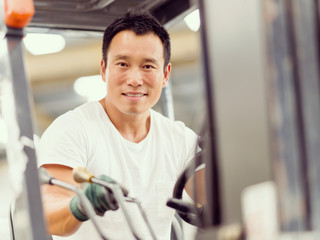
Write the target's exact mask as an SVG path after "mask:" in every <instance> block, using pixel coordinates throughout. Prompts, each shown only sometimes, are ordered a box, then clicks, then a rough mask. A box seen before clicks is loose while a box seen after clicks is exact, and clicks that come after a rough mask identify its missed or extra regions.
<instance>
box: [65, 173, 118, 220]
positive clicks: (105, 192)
mask: <svg viewBox="0 0 320 240" xmlns="http://www.w3.org/2000/svg"><path fill="white" fill-rule="evenodd" d="M99 178H100V179H102V180H105V181H108V182H110V183H115V181H114V180H113V179H111V178H109V177H107V176H105V175H101V176H99ZM84 192H85V195H86V196H87V198H88V199H89V201H90V202H91V204H92V206H93V208H94V210H95V212H96V214H97V215H99V216H103V215H104V213H105V212H106V211H108V210H117V209H118V208H119V206H118V203H117V201H116V200H115V198H114V196H113V193H112V192H111V190H109V189H106V188H105V187H103V186H101V185H98V184H96V183H89V184H88V185H87V186H86V188H85V190H84ZM69 209H70V211H71V213H72V215H73V216H74V217H75V218H76V219H78V220H79V221H81V222H83V221H86V220H88V219H89V218H88V216H87V215H86V214H85V211H84V210H83V208H82V207H81V204H80V199H79V197H78V196H75V197H73V198H72V200H71V202H70V204H69Z"/></svg>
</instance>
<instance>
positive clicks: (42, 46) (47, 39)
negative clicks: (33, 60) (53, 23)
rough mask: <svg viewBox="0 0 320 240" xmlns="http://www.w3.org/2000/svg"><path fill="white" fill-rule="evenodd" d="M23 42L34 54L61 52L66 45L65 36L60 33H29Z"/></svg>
mask: <svg viewBox="0 0 320 240" xmlns="http://www.w3.org/2000/svg"><path fill="white" fill-rule="evenodd" d="M23 42H24V45H25V47H26V49H27V50H28V52H30V53H32V54H33V55H42V54H49V53H56V52H60V51H61V50H62V49H63V48H64V47H65V45H66V41H65V39H64V37H62V36H61V35H58V34H40V33H28V34H27V36H26V37H25V38H24V39H23Z"/></svg>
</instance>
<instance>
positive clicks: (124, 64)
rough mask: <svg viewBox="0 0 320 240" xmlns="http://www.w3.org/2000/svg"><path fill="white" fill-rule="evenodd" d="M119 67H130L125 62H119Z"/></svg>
mask: <svg viewBox="0 0 320 240" xmlns="http://www.w3.org/2000/svg"><path fill="white" fill-rule="evenodd" d="M117 65H118V66H120V67H127V66H128V65H127V64H126V63H125V62H119V63H117Z"/></svg>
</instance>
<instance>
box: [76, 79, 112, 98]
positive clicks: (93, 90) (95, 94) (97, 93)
mask: <svg viewBox="0 0 320 240" xmlns="http://www.w3.org/2000/svg"><path fill="white" fill-rule="evenodd" d="M73 89H74V91H75V92H76V93H77V94H78V95H80V96H82V97H85V98H87V100H88V101H98V100H100V99H102V98H104V97H105V96H106V95H107V89H106V84H105V82H104V81H102V79H101V76H100V75H93V76H87V77H80V78H78V79H77V80H76V81H75V82H74V84H73Z"/></svg>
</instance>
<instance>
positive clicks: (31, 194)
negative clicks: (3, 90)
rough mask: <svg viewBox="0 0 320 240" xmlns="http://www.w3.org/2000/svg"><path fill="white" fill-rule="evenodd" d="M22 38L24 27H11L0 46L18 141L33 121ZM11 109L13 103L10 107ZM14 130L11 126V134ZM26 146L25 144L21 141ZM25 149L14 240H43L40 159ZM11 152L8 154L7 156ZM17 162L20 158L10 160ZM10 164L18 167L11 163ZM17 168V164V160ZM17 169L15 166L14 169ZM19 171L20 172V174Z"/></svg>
mask: <svg viewBox="0 0 320 240" xmlns="http://www.w3.org/2000/svg"><path fill="white" fill-rule="evenodd" d="M22 37H23V30H22V29H9V28H8V31H7V34H6V36H5V38H4V39H3V40H1V41H2V42H1V44H0V45H1V48H3V49H2V50H3V51H6V53H5V54H4V55H2V57H1V58H0V63H1V65H2V67H1V68H0V73H1V75H2V78H3V79H6V80H7V81H8V82H9V83H10V85H11V88H10V89H12V93H7V94H11V95H12V98H13V100H14V101H13V104H14V106H11V108H12V109H15V112H13V113H10V114H11V115H13V118H14V119H15V120H16V122H17V125H18V129H19V132H20V139H17V142H16V143H17V144H18V145H19V144H21V142H19V141H20V140H21V137H22V138H25V139H30V140H31V141H32V139H33V123H32V114H31V108H30V102H31V101H30V95H29V87H28V81H27V78H26V75H25V70H24V64H23V51H22V47H21V44H22V43H21V41H22ZM7 109H10V106H7ZM10 131H11V129H8V133H9V134H10ZM22 145H23V144H22ZM22 151H23V152H24V155H25V156H26V158H27V162H26V166H25V171H24V173H23V174H24V175H23V176H22V179H23V180H22V184H23V185H24V186H23V187H22V192H21V194H20V195H19V196H17V199H16V201H15V211H13V222H15V221H16V225H15V228H14V229H15V239H16V240H20V239H21V240H22V239H27V240H44V239H47V238H48V236H47V234H46V228H45V224H44V218H43V211H42V202H41V196H40V186H39V180H38V171H37V164H36V162H37V160H36V154H35V149H34V148H32V147H30V146H24V147H23V149H22ZM11 156H12V155H11V154H9V153H8V158H10V157H11ZM9 161H11V162H13V163H14V162H15V161H18V159H10V160H9ZM11 167H15V166H12V165H11ZM16 167H17V168H18V167H21V166H18V162H17V165H16ZM14 170H15V169H13V171H14ZM17 174H19V172H18V173H17Z"/></svg>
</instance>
